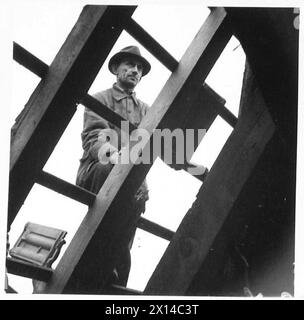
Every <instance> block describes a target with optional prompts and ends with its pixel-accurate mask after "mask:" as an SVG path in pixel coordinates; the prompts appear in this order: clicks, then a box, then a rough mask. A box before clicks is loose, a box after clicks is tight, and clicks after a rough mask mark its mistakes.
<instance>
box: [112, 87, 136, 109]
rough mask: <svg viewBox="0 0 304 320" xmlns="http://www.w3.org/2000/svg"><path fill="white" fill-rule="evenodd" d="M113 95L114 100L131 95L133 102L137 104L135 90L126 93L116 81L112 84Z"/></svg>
mask: <svg viewBox="0 0 304 320" xmlns="http://www.w3.org/2000/svg"><path fill="white" fill-rule="evenodd" d="M113 97H114V99H115V100H116V101H120V100H122V99H125V98H127V97H132V99H133V101H134V103H135V104H136V105H138V100H137V98H136V94H135V92H134V91H133V92H132V93H130V94H128V93H127V92H125V91H124V90H123V89H122V88H120V87H119V86H118V84H117V83H114V84H113Z"/></svg>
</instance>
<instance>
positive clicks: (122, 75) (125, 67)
mask: <svg viewBox="0 0 304 320" xmlns="http://www.w3.org/2000/svg"><path fill="white" fill-rule="evenodd" d="M113 70H114V73H115V74H116V76H117V83H118V85H119V86H120V87H122V88H123V89H129V90H130V89H131V90H132V89H134V88H135V87H136V85H137V84H138V82H139V81H140V79H141V77H142V72H143V66H142V64H141V62H139V61H137V60H136V59H126V60H122V61H121V62H120V64H119V65H117V66H113Z"/></svg>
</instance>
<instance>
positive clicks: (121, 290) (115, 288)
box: [107, 284, 142, 296]
mask: <svg viewBox="0 0 304 320" xmlns="http://www.w3.org/2000/svg"><path fill="white" fill-rule="evenodd" d="M107 294H114V295H124V296H125V295H128V296H139V295H142V292H141V291H138V290H134V289H130V288H125V287H122V286H119V285H116V284H113V285H112V286H111V287H110V288H109V289H108V291H107Z"/></svg>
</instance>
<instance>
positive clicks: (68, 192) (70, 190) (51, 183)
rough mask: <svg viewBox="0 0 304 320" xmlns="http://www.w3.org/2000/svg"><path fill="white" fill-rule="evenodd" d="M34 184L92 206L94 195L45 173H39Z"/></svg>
mask: <svg viewBox="0 0 304 320" xmlns="http://www.w3.org/2000/svg"><path fill="white" fill-rule="evenodd" d="M36 182H37V183H39V184H40V185H42V186H44V187H46V188H49V189H51V190H54V191H56V192H58V193H60V194H62V195H64V196H66V197H69V198H71V199H74V200H76V201H78V202H81V203H83V204H86V205H88V206H91V205H92V204H93V202H94V200H95V197H96V195H95V194H94V193H92V192H90V191H88V190H86V189H83V188H80V187H78V186H76V185H74V184H71V183H69V182H67V181H64V180H62V179H60V178H58V177H56V176H54V175H52V174H50V173H48V172H45V171H41V173H40V174H38V175H37V177H36Z"/></svg>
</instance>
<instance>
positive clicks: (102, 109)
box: [80, 94, 137, 133]
mask: <svg viewBox="0 0 304 320" xmlns="http://www.w3.org/2000/svg"><path fill="white" fill-rule="evenodd" d="M80 102H81V104H83V105H84V106H85V107H87V108H88V109H90V110H92V111H93V112H95V113H96V114H98V115H99V116H100V117H102V118H103V119H105V120H107V121H109V122H110V123H112V124H114V125H115V126H117V127H118V128H121V127H122V126H121V122H122V121H127V119H125V118H123V117H122V116H121V115H120V114H118V113H116V112H114V111H113V110H111V109H110V108H108V107H107V106H105V105H104V104H102V103H101V102H100V101H98V100H97V99H95V98H94V97H92V96H90V95H89V94H86V95H85V96H84V97H83V98H82V99H81V101H80ZM135 129H137V127H136V126H135V125H134V124H133V123H132V122H129V132H128V133H131V132H132V131H133V130H135Z"/></svg>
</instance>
